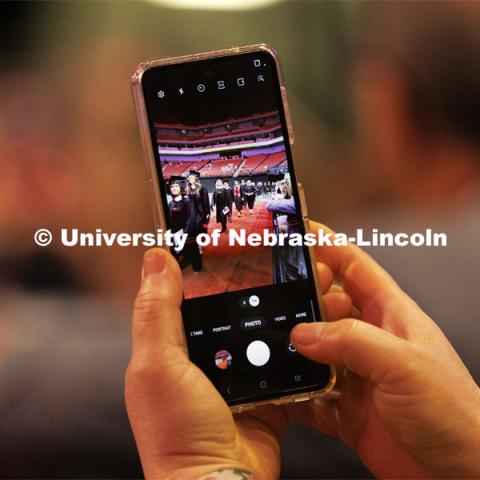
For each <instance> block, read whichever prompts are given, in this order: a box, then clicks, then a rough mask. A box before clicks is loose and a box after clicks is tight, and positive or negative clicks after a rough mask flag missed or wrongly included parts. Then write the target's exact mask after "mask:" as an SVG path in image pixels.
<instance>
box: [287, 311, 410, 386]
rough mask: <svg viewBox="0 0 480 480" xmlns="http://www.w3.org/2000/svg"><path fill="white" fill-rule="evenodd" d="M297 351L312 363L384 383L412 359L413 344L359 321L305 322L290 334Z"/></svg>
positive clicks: (373, 381)
mask: <svg viewBox="0 0 480 480" xmlns="http://www.w3.org/2000/svg"><path fill="white" fill-rule="evenodd" d="M290 337H291V340H292V342H293V344H294V345H295V348H296V349H297V351H298V352H299V353H300V354H302V355H304V356H305V357H307V358H310V359H311V360H315V361H317V362H320V363H326V364H334V365H338V366H340V367H344V368H347V369H348V370H350V371H351V372H353V373H356V374H357V375H359V376H360V377H363V378H367V379H369V380H370V381H371V382H372V383H380V382H382V381H383V380H384V379H385V378H386V375H391V374H392V371H393V372H395V371H398V370H399V368H400V367H401V366H403V365H405V364H406V362H407V361H408V360H409V359H410V358H411V355H410V349H411V343H410V342H408V341H407V340H404V339H402V338H399V337H396V336H395V335H393V334H391V333H390V332H387V331H385V330H382V329H381V328H379V327H376V326H374V325H371V324H369V323H366V322H363V321H361V320H356V319H350V318H349V319H344V320H338V321H336V322H314V323H301V324H298V325H297V326H295V328H294V329H293V330H292V332H291V334H290Z"/></svg>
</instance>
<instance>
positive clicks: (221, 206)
mask: <svg viewBox="0 0 480 480" xmlns="http://www.w3.org/2000/svg"><path fill="white" fill-rule="evenodd" d="M213 207H215V209H216V217H217V223H221V224H222V233H224V232H226V231H227V215H228V213H229V211H230V210H229V208H228V202H227V196H226V194H225V191H224V188H223V181H222V179H221V178H217V180H216V181H215V191H214V192H213V196H212V207H211V208H212V210H213Z"/></svg>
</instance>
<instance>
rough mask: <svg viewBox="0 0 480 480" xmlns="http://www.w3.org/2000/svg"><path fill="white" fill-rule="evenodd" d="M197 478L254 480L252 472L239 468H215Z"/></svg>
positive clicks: (205, 479)
mask: <svg viewBox="0 0 480 480" xmlns="http://www.w3.org/2000/svg"><path fill="white" fill-rule="evenodd" d="M198 480H254V477H253V474H252V473H251V472H249V471H248V470H243V469H241V468H223V469H222V470H215V471H214V472H212V473H209V474H208V475H205V476H203V477H201V478H199V479H198Z"/></svg>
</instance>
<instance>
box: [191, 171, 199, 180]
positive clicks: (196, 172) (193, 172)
mask: <svg viewBox="0 0 480 480" xmlns="http://www.w3.org/2000/svg"><path fill="white" fill-rule="evenodd" d="M188 175H195V176H196V177H198V178H200V172H198V171H197V170H189V172H188Z"/></svg>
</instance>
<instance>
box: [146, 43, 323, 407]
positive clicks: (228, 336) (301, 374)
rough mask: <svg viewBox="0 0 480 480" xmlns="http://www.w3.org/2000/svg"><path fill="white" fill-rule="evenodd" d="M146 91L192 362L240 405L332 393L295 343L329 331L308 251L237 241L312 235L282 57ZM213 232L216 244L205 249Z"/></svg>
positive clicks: (155, 71)
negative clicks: (295, 158)
mask: <svg viewBox="0 0 480 480" xmlns="http://www.w3.org/2000/svg"><path fill="white" fill-rule="evenodd" d="M142 87H143V91H144V97H145V103H146V108H147V115H148V119H149V125H150V130H151V136H152V141H153V148H154V151H155V155H156V163H157V172H158V177H159V185H160V190H161V192H160V193H161V196H162V200H163V207H164V209H165V218H166V221H167V227H168V228H169V229H170V230H171V232H172V233H173V234H174V237H175V238H177V240H176V241H175V247H174V248H172V253H173V254H174V256H175V257H176V258H177V260H178V262H179V264H180V267H181V268H182V273H183V280H184V302H183V306H182V309H183V319H184V327H185V333H186V338H187V343H188V349H189V355H190V358H191V359H192V361H193V362H194V363H196V364H197V365H198V366H199V367H200V368H201V369H202V370H203V371H204V372H205V374H206V375H207V376H208V377H209V378H210V380H211V381H212V382H213V384H214V385H215V386H216V388H217V389H218V391H219V392H220V393H221V394H222V396H223V397H224V398H225V400H226V401H227V403H228V404H230V405H236V404H240V403H248V402H254V401H262V400H268V399H272V398H276V397H281V396H284V395H293V394H296V393H301V392H308V391H313V390H319V389H322V388H324V387H325V386H326V385H327V384H328V383H329V379H330V369H329V367H328V366H326V365H320V364H316V363H314V362H311V361H310V360H308V359H306V358H304V357H302V356H301V355H299V354H298V353H297V352H296V351H295V348H294V347H293V345H292V344H291V343H290V340H289V333H290V331H291V329H292V328H293V326H294V325H295V324H297V323H299V322H311V321H320V320H321V318H320V311H319V308H318V299H317V295H316V291H315V284H314V281H313V276H312V270H311V264H310V258H309V251H308V248H306V247H303V246H290V245H288V244H284V245H283V246H279V245H274V246H270V245H269V244H267V245H263V244H262V245H260V246H253V245H249V244H246V245H242V244H241V241H238V239H239V238H240V240H241V238H242V237H241V235H245V237H243V238H246V237H247V236H248V235H250V234H252V233H258V234H260V235H261V236H262V238H263V236H264V235H265V234H266V233H268V234H269V235H270V238H272V236H273V237H277V238H279V237H280V236H281V235H283V236H284V238H285V237H286V238H288V235H291V234H292V233H305V231H304V225H303V222H302V217H301V211H300V209H301V207H300V201H299V198H298V191H297V184H296V179H295V172H294V169H293V162H292V155H291V151H290V144H289V138H288V130H287V123H286V119H285V112H284V109H283V103H282V96H281V89H280V83H279V78H278V72H277V67H276V63H275V60H274V58H273V57H272V55H271V54H270V53H269V52H267V51H255V52H249V53H242V54H238V55H233V56H225V57H217V58H211V59H207V60H200V61H194V62H187V63H180V64H172V65H166V66H160V67H155V68H152V69H150V70H147V71H146V72H145V73H144V76H143V78H142ZM214 231H218V232H217V235H218V245H206V246H199V245H198V243H197V242H196V237H197V235H199V234H202V233H212V232H214ZM234 232H235V234H236V235H237V236H236V237H235V238H236V239H237V241H236V242H233V244H232V240H231V236H232V235H233V234H234ZM182 238H183V239H184V241H183V242H182Z"/></svg>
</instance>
